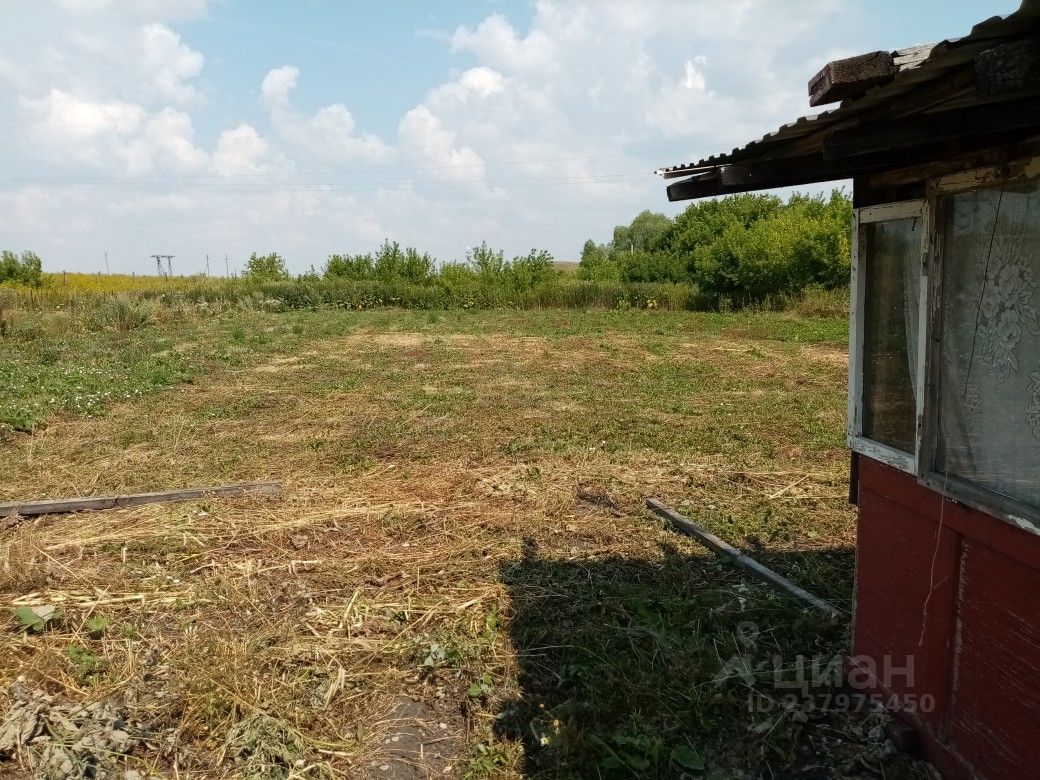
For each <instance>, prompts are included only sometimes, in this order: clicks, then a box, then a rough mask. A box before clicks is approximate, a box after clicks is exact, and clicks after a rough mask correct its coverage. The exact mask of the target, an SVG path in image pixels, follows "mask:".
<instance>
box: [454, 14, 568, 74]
mask: <svg viewBox="0 0 1040 780" xmlns="http://www.w3.org/2000/svg"><path fill="white" fill-rule="evenodd" d="M556 46H557V44H556V40H555V39H554V38H553V37H551V36H550V35H549V34H548V33H547V32H546V31H544V30H541V29H534V30H532V31H531V32H530V33H529V34H528V35H527V36H521V35H520V34H519V33H517V31H516V29H515V28H514V27H513V26H512V25H511V24H510V23H509V21H508V20H507V19H506V18H505V17H504V16H500V15H498V14H495V15H494V16H489V17H488V18H487V19H485V20H484V21H483V22H481V23H480V24H478V25H477V26H476V27H475V28H469V27H459V28H458V29H457V30H456V31H455V34H454V35H452V36H451V47H452V49H453V50H454V51H469V52H472V53H473V54H475V55H476V56H477V58H478V59H479V60H481V61H482V62H486V63H488V64H489V65H491V66H492V67H496V68H500V69H503V70H507V71H514V72H525V73H543V74H544V73H548V72H550V71H551V70H553V68H554V66H555V65H556V62H557V53H556Z"/></svg>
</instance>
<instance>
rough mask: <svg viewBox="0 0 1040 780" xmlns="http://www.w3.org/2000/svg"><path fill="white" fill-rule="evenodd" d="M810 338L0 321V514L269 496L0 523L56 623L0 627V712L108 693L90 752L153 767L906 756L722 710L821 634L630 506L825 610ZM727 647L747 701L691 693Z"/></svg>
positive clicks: (552, 326)
mask: <svg viewBox="0 0 1040 780" xmlns="http://www.w3.org/2000/svg"><path fill="white" fill-rule="evenodd" d="M846 336H847V330H846V325H845V322H844V320H839V319H798V318H795V317H792V316H789V315H783V314H745V315H730V314H688V313H676V312H662V311H609V310H607V311H580V310H572V311H561V310H556V311H553V310H539V311H509V310H493V311H482V312H477V311H458V310H456V311H447V312H422V311H399V310H379V311H362V312H351V311H342V310H340V311H317V312H311V311H294V312H285V313H273V312H263V311H254V312H238V313H228V314H226V315H223V316H221V317H219V318H213V319H209V320H191V321H185V322H180V323H174V324H171V325H168V326H165V327H154V326H148V327H143V328H140V329H137V330H134V331H132V332H117V331H114V330H102V331H99V332H92V333H80V334H75V335H70V336H66V337H54V336H41V338H40V339H38V340H37V341H35V342H32V341H28V342H27V341H24V340H23V341H17V342H15V341H10V340H8V341H3V340H0V371H4V372H6V374H5V375H4V376H5V379H6V381H5V382H4V383H2V384H0V419H6V420H8V422H9V423H10V422H11V421H17V420H23V421H24V420H29V419H31V420H32V421H33V423H32V425H28V426H26V425H21V426H18V427H22V428H26V427H28V428H29V429H31V430H35V433H33V434H32V435H30V434H28V433H20V432H17V431H15V430H13V429H12V427H11V425H10V424H9V426H8V432H7V440H6V442H2V443H0V458H2V459H3V462H4V464H5V468H4V475H3V477H2V478H0V500H10V499H23V498H24V499H27V498H40V497H52V496H67V495H83V494H104V493H111V492H129V491H143V490H152V489H169V488H174V487H180V486H191V485H203V484H214V483H222V482H232V481H244V480H259V479H277V480H280V481H282V483H283V484H284V486H285V496H284V498H283V499H280V500H228V501H206V502H199V503H195V504H186V505H185V504H182V505H168V506H164V505H152V506H147V507H141V508H138V509H133V510H120V511H114V512H107V513H96V514H94V515H80V516H75V517H53V518H49V519H46V520H38V521H32V522H25V523H22V524H21V525H19V526H17V528H15V529H8V530H5V531H0V602H3V603H4V604H6V605H8V606H10V605H14V604H15V603H16V602H17V603H19V604H27V603H31V604H58V605H60V606H61V608H62V615H61V617H60V619H58V620H56V621H54V622H53V624H51V625H49V626H47V627H46V630H43V631H41V632H40V633H32V632H29V633H26V632H24V631H20V630H18V623H17V621H16V620H15V619H14V618H10V619H8V620H7V624H8V625H6V626H5V629H6V630H5V631H4V632H3V633H2V634H0V654H2V656H3V657H4V658H5V659H6V663H5V664H3V665H2V666H0V691H4V692H6V693H0V724H2V723H3V713H4V712H7V711H9V710H10V708H11V707H12V706H13V703H14V702H13V698H12V697H13V696H14V694H13V693H10V692H9V691H11V690H14V689H10V688H9V686H10V685H11V683H12V682H13V681H14V680H15V679H16V678H17V677H18V676H19V675H24V676H25V678H26V682H25V684H24V686H23V687H25V686H27V687H28V689H30V690H33V691H41V692H42V691H46V692H47V693H48V694H49V695H51V696H53V697H55V700H56V701H59V702H74V703H81V702H88V701H101V700H105V701H109V702H114V703H113V704H112V707H114V708H115V711H117V712H118V714H119V717H120V718H122V719H123V720H124V721H125V722H126V724H128V725H127V726H126V728H127V729H128V730H129V731H130V732H131V737H132V743H131V747H130V748H126V746H125V745H124V746H123V747H121V748H120V750H118V751H116V750H113V751H112V753H111V754H105V755H104V756H103V758H102V759H101V760H102V761H103V762H108V764H107V765H115V764H118V765H119V766H121V767H125V768H133V769H137V770H139V771H142V772H155V773H156V774H161V775H163V776H172V768H173V767H174V766H176V767H177V771H178V772H179V773H180V776H182V777H201V776H206V777H263V778H289V777H299V778H319V777H321V778H324V777H351V778H377V777H394V778H421V777H428V776H438V777H444V776H451V777H467V778H478V777H492V776H494V777H519V776H530V777H546V778H549V777H589V776H600V777H619V778H620V777H680V776H683V774H684V773H685V775H686V776H691V777H698V776H704V775H706V774H708V773H712V774H710V776H711V777H714V778H727V777H738V776H744V775H739V774H738V772H739V771H747V772H751V773H753V774H756V775H758V774H764V775H766V776H768V775H769V774H770V773H775V774H778V773H780V772H781V771H783V770H785V768H787V769H788V770H790V769H791V768H792V767H797V766H800V765H804V762H805V760H806V759H805V758H804V756H805V755H808V754H807V753H805V751H806V750H808V751H810V753H811V754H812V755H814V756H815V755H816V754H817V753H819V752H823V753H824V754H825V755H826V759H825V760H826V761H828V762H830V763H831V764H832V765H833V766H834V767H837V768H842V767H847V768H848V769H849V771H852V769H853V768H855V771H857V772H858V771H861V767H862V765H863V762H866V765H867V766H870V767H875V768H878V771H880V772H884V773H885V776H887V777H910V776H917V775H914V774H913V772H912V769H911V768H910V767H909V765H908V764H906V763H905V762H904V761H903V760H902V759H900V758H899V757H895V756H887V755H886V754H885V752H884V750H883V749H882V746H881V744H880V743H877V742H872V741H871V738H870V736H869V733H868V731H869V729H867V728H865V727H863V726H862V724H860V723H856V722H852V721H845V720H839V722H834V721H833V719H832V718H833V716H826V717H823V718H822V719H813V720H812V721H811V722H809V723H802V722H800V721H799V720H798V719H795V718H792V717H790V716H788V715H785V714H784V713H783V712H778V711H776V710H771V711H769V712H750V711H749V710H748V705H747V701H748V695H749V691H751V692H754V690H756V689H757V688H761V689H762V690H763V691H768V685H767V683H768V681H769V679H771V675H772V666H771V661H770V659H771V657H772V656H773V655H774V654H781V655H782V656H783V657H784V658H785V659H793V658H794V657H795V655H796V654H798V653H802V654H812V653H820V652H840V651H841V649H843V648H844V647H845V643H846V639H847V637H846V629H847V627H846V626H844V625H841V624H839V625H829V624H826V623H825V622H824V621H823V620H821V619H820V618H819V617H817V616H815V615H811V614H806V613H805V612H803V611H802V610H800V609H799V608H798V607H797V606H796V605H793V604H791V603H790V602H789V601H787V600H785V599H783V598H781V597H779V596H777V595H776V594H774V593H773V592H771V591H769V590H767V589H765V588H764V587H761V586H759V585H757V584H754V583H752V582H749V581H747V580H745V579H744V578H742V577H741V576H740V575H738V574H737V573H735V572H734V570H732V569H731V568H729V567H727V566H725V565H722V564H720V563H719V562H718V561H716V560H715V559H713V558H712V557H711V556H710V555H708V554H707V553H706V552H705V551H704V550H703V549H701V548H699V547H698V546H696V545H694V544H692V543H691V542H690V541H688V540H687V539H685V538H684V537H681V536H679V535H676V534H675V533H673V532H671V531H669V530H667V529H665V528H664V527H663V526H662V524H661V523H660V522H658V521H657V520H655V519H654V518H653V517H652V516H650V515H648V513H647V512H646V511H645V510H644V509H643V502H644V500H645V498H646V497H647V496H649V495H656V496H660V497H662V498H663V499H664V500H665V501H666V502H668V503H670V504H672V505H674V506H676V507H678V508H680V509H681V510H683V511H686V512H688V513H689V514H691V515H692V516H694V517H696V518H697V519H698V520H699V521H701V522H703V523H704V524H705V525H707V526H709V527H710V528H711V529H713V530H714V531H715V532H716V533H718V534H720V535H722V536H724V537H725V538H727V539H728V540H730V541H731V542H732V543H734V544H736V545H738V546H741V547H744V548H746V549H748V550H750V551H752V552H753V553H754V554H755V555H756V556H757V557H759V558H760V559H762V560H763V561H765V562H767V563H769V564H771V565H773V566H775V567H776V568H778V569H780V570H781V571H782V572H784V573H785V574H787V575H788V576H790V577H791V578H793V579H794V580H796V581H798V582H799V583H801V584H803V585H805V586H806V587H809V588H810V589H813V590H814V591H816V592H818V593H819V594H820V595H822V596H824V597H826V598H829V599H831V600H833V601H834V602H835V603H836V604H838V605H840V606H842V607H845V608H848V607H849V600H850V597H851V592H852V564H853V558H852V552H851V550H852V545H853V525H852V513H851V511H850V510H849V508H848V506H847V502H846V493H847V491H846V481H847V467H848V460H847V453H846V451H845V448H844V443H843V436H844V433H843V432H844V406H845V374H846V369H845V346H844V343H845V339H846ZM84 394H88V395H89V398H90V399H92V400H89V401H84V400H83V399H84V397H86V396H85V395H84ZM52 399H53V400H52ZM749 621H750V622H753V623H754V624H755V625H756V626H757V629H756V633H755V635H754V637H753V639H752V641H751V642H750V643H749V641H748V633H747V628H746V623H747V622H749ZM734 655H736V656H745V657H746V658H747V660H748V664H749V667H750V669H751V670H752V671H753V674H754V675H755V678H756V680H758V682H756V683H755V685H752V686H751V687H750V688H749V687H748V685H747V684H746V683H745V681H743V680H741V679H736V678H735V679H731V680H725V679H723V680H721V681H720V680H716V676H717V675H718V674H719V672H720V670H721V669H722V668H723V666H724V665H725V663H726V662H727V659H729V658H731V657H732V656H734ZM824 739H826V740H828V741H826V742H825V741H823V740H824ZM420 748H421V749H420ZM123 752H125V753H128V754H130V756H129V757H126V756H123V755H122V753H123ZM38 757H39V756H38V755H37V758H38ZM30 758H31V756H28V757H24V758H23V760H24V761H28V760H29V759H30ZM813 760H814V761H815V760H819V759H817V758H813ZM800 762H801V763H800ZM4 766H5V765H4V764H3V763H0V776H3V771H4V769H3V767H4Z"/></svg>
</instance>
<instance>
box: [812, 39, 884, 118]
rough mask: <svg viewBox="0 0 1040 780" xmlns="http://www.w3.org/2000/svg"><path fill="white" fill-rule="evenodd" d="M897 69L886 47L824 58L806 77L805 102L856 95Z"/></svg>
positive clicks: (813, 102)
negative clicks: (827, 59) (806, 94)
mask: <svg viewBox="0 0 1040 780" xmlns="http://www.w3.org/2000/svg"><path fill="white" fill-rule="evenodd" d="M898 72H899V67H898V66H897V65H896V64H895V62H894V61H893V59H892V54H891V52H887V51H872V52H870V53H869V54H860V55H859V56H857V57H848V58H846V59H843V60H834V61H833V62H828V63H827V64H826V65H824V66H823V68H822V69H821V70H820V72H819V73H817V74H816V75H815V76H813V77H812V78H811V79H809V105H810V106H819V105H823V104H825V103H834V102H837V101H839V100H846V99H848V98H854V97H859V96H861V95H862V94H863V93H864V92H866V91H867V90H868V89H870V88H871V87H875V86H877V85H878V84H884V83H885V82H887V81H891V80H892V78H893V77H894V76H895V75H896V73H898Z"/></svg>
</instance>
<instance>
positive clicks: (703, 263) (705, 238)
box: [577, 190, 852, 308]
mask: <svg viewBox="0 0 1040 780" xmlns="http://www.w3.org/2000/svg"><path fill="white" fill-rule="evenodd" d="M851 223H852V203H851V201H850V200H849V198H848V196H847V195H846V194H845V193H844V191H841V190H835V191H833V192H832V193H831V195H830V197H826V198H825V197H824V196H822V195H818V196H808V195H800V194H797V193H796V194H794V195H791V197H790V198H789V199H788V200H787V201H786V202H784V201H783V200H781V199H780V198H778V197H776V196H775V195H759V194H743V195H733V196H729V197H725V198H719V199H716V200H705V201H699V202H697V203H694V204H692V205H691V206H690V207H689V208H687V209H686V210H685V211H684V212H682V213H681V214H679V215H677V216H676V217H675V219H671V218H669V217H668V216H666V215H665V214H659V213H655V212H652V211H644V212H642V213H641V214H639V215H638V216H637V217H636V218H635V219H633V220H632V222H631V223H630V224H628V225H618V226H617V227H616V228H614V234H613V237H612V240H611V241H610V242H608V243H606V244H597V243H596V242H594V241H592V240H589V241H586V242H585V246H584V247H583V249H582V252H581V263H580V264H579V266H578V271H577V275H578V278H579V279H588V280H596V281H619V282H673V283H686V284H691V285H694V286H695V287H696V288H697V289H698V292H699V293H700V294H701V295H703V296H705V297H706V298H707V300H708V301H709V302H710V303H711V304H712V305H713V307H715V308H718V307H719V306H720V305H721V304H722V303H723V302H725V303H727V304H729V305H732V306H733V307H735V308H740V307H743V306H747V305H749V304H760V303H762V302H764V301H767V300H769V299H771V298H776V297H781V298H782V297H789V296H792V295H796V294H798V293H800V292H801V291H803V290H805V289H806V288H808V287H822V288H825V289H836V288H839V287H844V286H845V285H847V284H848V282H849V272H850V262H851V261H850V244H849V240H850V225H851Z"/></svg>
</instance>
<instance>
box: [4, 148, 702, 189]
mask: <svg viewBox="0 0 1040 780" xmlns="http://www.w3.org/2000/svg"><path fill="white" fill-rule="evenodd" d="M688 151H689V147H682V148H681V149H680V148H672V149H655V150H640V151H629V152H616V153H612V154H583V155H574V156H569V157H543V158H540V159H533V160H485V161H482V162H479V163H461V164H453V165H410V166H407V167H404V168H378V167H368V168H325V169H312V170H302V171H261V172H255V173H247V172H244V173H185V174H177V175H165V176H142V177H138V179H136V180H140V181H146V180H154V181H160V180H167V181H168V180H177V181H184V180H191V179H218V180H219V179H229V180H234V179H246V180H249V179H256V178H268V177H276V176H278V177H284V176H339V175H349V174H356V173H376V174H392V173H415V172H421V171H444V170H458V169H463V168H467V169H468V168H499V167H510V166H522V165H544V164H546V163H560V162H576V161H579V160H605V159H617V158H619V157H635V156H637V155H648V154H654V155H656V154H671V153H673V152H674V153H679V152H688ZM110 180H117V181H121V179H117V178H116V177H113V176H77V177H52V178H48V177H41V176H23V177H14V178H11V179H7V180H6V181H5V182H3V183H7V182H11V183H18V184H44V183H49V182H93V181H110Z"/></svg>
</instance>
